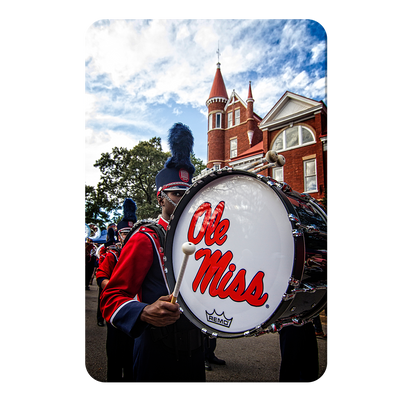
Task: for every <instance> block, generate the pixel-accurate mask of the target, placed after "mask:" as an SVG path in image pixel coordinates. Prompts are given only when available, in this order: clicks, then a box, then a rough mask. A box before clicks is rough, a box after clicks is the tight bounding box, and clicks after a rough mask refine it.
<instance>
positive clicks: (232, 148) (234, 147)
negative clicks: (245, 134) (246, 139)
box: [230, 139, 237, 158]
mask: <svg viewBox="0 0 400 400" xmlns="http://www.w3.org/2000/svg"><path fill="white" fill-rule="evenodd" d="M230 154H231V158H234V157H236V156H237V139H231V141H230Z"/></svg>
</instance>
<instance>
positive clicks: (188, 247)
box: [182, 242, 196, 256]
mask: <svg viewBox="0 0 400 400" xmlns="http://www.w3.org/2000/svg"><path fill="white" fill-rule="evenodd" d="M182 251H183V253H184V254H186V255H188V256H190V255H192V254H193V253H194V252H195V251H196V246H195V245H194V244H193V243H191V242H186V243H183V245H182Z"/></svg>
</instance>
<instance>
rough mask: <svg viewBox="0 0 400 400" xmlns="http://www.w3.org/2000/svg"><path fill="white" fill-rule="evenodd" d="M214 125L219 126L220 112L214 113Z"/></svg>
mask: <svg viewBox="0 0 400 400" xmlns="http://www.w3.org/2000/svg"><path fill="white" fill-rule="evenodd" d="M215 127H216V128H221V113H218V114H215Z"/></svg>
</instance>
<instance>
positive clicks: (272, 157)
mask: <svg viewBox="0 0 400 400" xmlns="http://www.w3.org/2000/svg"><path fill="white" fill-rule="evenodd" d="M276 161H278V154H277V153H276V151H274V150H269V151H267V154H266V156H265V157H264V158H262V159H261V160H258V161H255V162H253V163H251V164H249V165H246V166H245V167H244V168H242V171H248V170H249V169H251V168H253V167H255V166H257V165H259V164H264V163H265V162H269V163H274V162H276Z"/></svg>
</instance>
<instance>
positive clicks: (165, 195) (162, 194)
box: [160, 191, 177, 207]
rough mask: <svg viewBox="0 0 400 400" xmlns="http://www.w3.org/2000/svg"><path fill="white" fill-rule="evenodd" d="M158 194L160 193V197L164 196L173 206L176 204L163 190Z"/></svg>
mask: <svg viewBox="0 0 400 400" xmlns="http://www.w3.org/2000/svg"><path fill="white" fill-rule="evenodd" d="M160 194H161V197H162V198H164V199H165V200H167V201H169V202H170V203H171V204H172V205H173V206H174V207H176V206H177V204H176V203H175V202H174V201H173V200H171V199H170V198H169V197H168V195H167V194H166V193H165V192H164V191H161V193H160Z"/></svg>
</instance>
